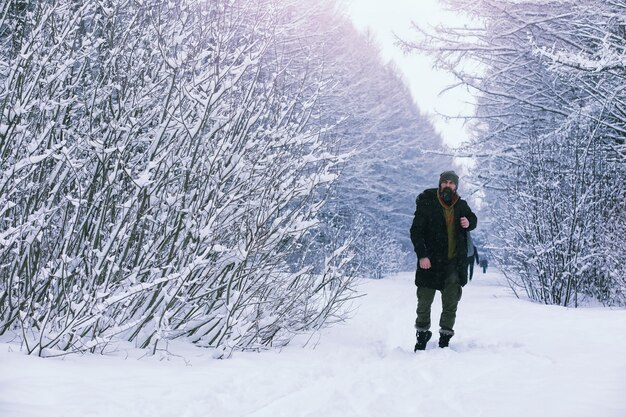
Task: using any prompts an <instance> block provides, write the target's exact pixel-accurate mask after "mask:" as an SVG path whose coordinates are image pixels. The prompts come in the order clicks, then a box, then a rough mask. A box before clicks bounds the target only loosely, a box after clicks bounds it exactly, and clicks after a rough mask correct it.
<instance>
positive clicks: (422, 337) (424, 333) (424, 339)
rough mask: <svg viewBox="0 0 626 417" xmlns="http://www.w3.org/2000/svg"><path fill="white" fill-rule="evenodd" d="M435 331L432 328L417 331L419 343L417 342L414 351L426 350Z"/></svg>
mask: <svg viewBox="0 0 626 417" xmlns="http://www.w3.org/2000/svg"><path fill="white" fill-rule="evenodd" d="M432 335H433V332H431V331H430V330H418V331H417V343H416V344H415V349H413V352H417V351H418V350H425V349H426V344H427V343H428V341H429V340H430V338H431V337H432Z"/></svg>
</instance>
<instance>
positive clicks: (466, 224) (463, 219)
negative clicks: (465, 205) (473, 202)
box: [461, 217, 469, 229]
mask: <svg viewBox="0 0 626 417" xmlns="http://www.w3.org/2000/svg"><path fill="white" fill-rule="evenodd" d="M461 227H462V228H463V229H467V228H468V227H469V220H467V217H461Z"/></svg>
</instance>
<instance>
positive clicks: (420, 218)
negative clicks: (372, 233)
mask: <svg viewBox="0 0 626 417" xmlns="http://www.w3.org/2000/svg"><path fill="white" fill-rule="evenodd" d="M443 213H444V211H443V207H442V205H441V203H440V202H439V198H438V197H437V189H436V188H431V189H428V190H425V191H424V192H422V193H421V194H420V195H419V196H418V197H417V199H416V200H415V217H414V218H413V224H411V241H412V242H413V248H414V249H415V253H416V254H417V272H416V273H415V285H417V286H418V287H428V288H434V289H437V290H441V289H443V284H444V281H445V271H446V265H448V264H449V261H448V232H447V228H446V220H445V218H444V214H443ZM461 217H466V218H467V220H469V227H468V228H467V229H463V228H462V227H461V222H460V219H461ZM477 222H478V220H477V218H476V215H475V214H474V213H473V212H472V210H471V209H470V208H469V206H468V205H467V202H466V201H465V200H463V199H461V198H459V199H458V200H457V202H456V203H455V204H454V226H455V228H456V257H455V259H453V260H451V262H454V263H456V266H457V270H458V273H459V283H460V284H461V285H462V286H463V285H465V284H467V232H469V231H470V230H473V229H475V228H476V224H477ZM420 258H429V259H430V264H431V268H430V269H421V268H420V267H419V259H420Z"/></svg>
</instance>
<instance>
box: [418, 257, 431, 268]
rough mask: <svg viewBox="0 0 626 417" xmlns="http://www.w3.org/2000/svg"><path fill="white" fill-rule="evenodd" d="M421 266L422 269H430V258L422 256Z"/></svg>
mask: <svg viewBox="0 0 626 417" xmlns="http://www.w3.org/2000/svg"><path fill="white" fill-rule="evenodd" d="M420 268H422V269H430V259H428V258H420Z"/></svg>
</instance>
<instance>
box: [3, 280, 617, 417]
mask: <svg viewBox="0 0 626 417" xmlns="http://www.w3.org/2000/svg"><path fill="white" fill-rule="evenodd" d="M412 280H413V277H412V274H411V273H406V274H401V275H399V276H398V277H396V278H393V279H386V280H382V281H364V282H363V283H362V286H361V290H362V291H363V292H365V293H367V295H366V296H365V297H363V298H360V299H359V300H358V301H357V302H356V307H357V309H356V310H355V312H354V318H353V319H352V320H350V321H348V322H347V323H345V324H343V325H339V326H335V327H333V328H331V329H328V330H326V331H324V332H323V333H322V334H321V335H317V336H315V337H314V338H313V339H312V340H310V341H309V344H308V345H307V346H305V347H303V345H304V343H305V342H306V341H307V338H304V337H302V338H299V339H297V340H296V341H295V342H294V343H293V344H292V345H290V346H289V347H287V348H285V349H283V350H282V352H263V353H235V354H234V355H233V357H232V358H231V359H229V360H215V359H211V355H210V353H209V352H208V351H206V350H204V349H200V348H192V347H188V346H183V345H176V346H170V348H171V351H172V352H171V353H172V354H171V355H167V356H164V355H157V356H154V357H144V358H143V359H141V360H138V359H137V358H138V357H139V356H140V355H141V353H140V352H137V351H123V350H120V351H118V352H117V353H116V354H114V355H109V356H99V355H93V356H92V355H84V356H66V357H64V358H56V359H40V358H37V357H30V356H26V355H24V354H22V353H20V352H19V346H17V345H15V344H12V343H10V342H8V341H7V340H4V341H3V343H0V417H74V416H75V417H92V416H93V417H95V416H108V417H114V416H115V417H130V416H146V417H174V416H175V417H196V416H198V417H199V416H202V417H205V416H206V417H208V416H215V417H235V416H250V417H261V416H266V417H280V416H288V417H301V416H311V417H331V416H337V417H350V416H355V417H356V416H358V417H367V416H375V417H386V416H389V417H401V416H411V417H419V416H425V417H438V416H440V417H454V416H463V417H472V416H482V417H503V416H506V417H517V416H519V417H522V416H523V417H527V416H550V417H591V416H593V417H624V416H626V310H624V309H608V308H580V309H567V308H562V307H554V306H545V305H539V304H535V303H532V302H529V301H526V300H519V299H516V298H515V297H514V296H512V294H511V292H510V290H509V289H508V288H506V287H504V286H502V284H501V283H500V282H499V281H501V277H500V275H499V274H498V273H497V272H488V273H487V274H485V275H483V274H482V273H481V272H480V271H479V272H478V274H477V276H476V277H475V279H474V281H473V282H471V283H470V284H469V285H468V286H466V287H465V289H464V294H463V299H462V300H461V304H460V306H459V316H458V319H457V325H456V331H457V335H456V336H455V337H454V338H453V339H452V342H451V347H450V348H449V349H439V348H437V347H436V335H435V337H433V339H432V340H431V342H430V344H429V346H428V349H427V350H426V351H424V352H419V353H417V354H416V353H413V344H414V337H415V336H414V331H413V328H412V324H413V320H414V309H415V294H414V288H415V287H414V286H413V282H412ZM439 311H440V304H436V305H435V306H434V311H433V322H434V323H437V321H438V313H439ZM435 330H436V329H435ZM176 355H180V356H176Z"/></svg>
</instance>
